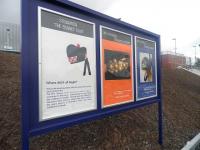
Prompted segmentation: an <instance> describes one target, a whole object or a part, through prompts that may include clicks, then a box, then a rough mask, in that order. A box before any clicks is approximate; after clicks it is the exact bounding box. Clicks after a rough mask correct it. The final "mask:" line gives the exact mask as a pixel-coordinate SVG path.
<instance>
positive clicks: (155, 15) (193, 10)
mask: <svg viewBox="0 0 200 150" xmlns="http://www.w3.org/2000/svg"><path fill="white" fill-rule="evenodd" d="M71 1H73V2H76V3H79V4H81V5H84V6H87V7H89V8H92V9H95V10H97V11H100V12H102V13H105V14H107V15H110V16H112V17H115V18H122V21H125V22H128V23H131V24H133V25H136V26H139V27H142V28H144V29H147V30H150V31H152V32H155V33H157V34H160V35H161V46H162V51H167V50H169V51H174V47H175V46H174V45H175V44H174V41H173V40H172V39H173V38H176V41H177V52H178V53H184V54H185V55H187V56H191V57H194V53H195V50H194V47H193V45H194V44H195V43H198V44H200V10H199V8H200V0H165V1H163V0H71ZM94 1H95V2H94ZM196 49H197V55H198V57H200V47H197V48H196Z"/></svg>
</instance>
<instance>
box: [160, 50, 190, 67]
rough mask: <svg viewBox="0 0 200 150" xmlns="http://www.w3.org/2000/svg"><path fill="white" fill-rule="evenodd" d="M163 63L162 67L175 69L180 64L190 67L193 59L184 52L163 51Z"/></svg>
mask: <svg viewBox="0 0 200 150" xmlns="http://www.w3.org/2000/svg"><path fill="white" fill-rule="evenodd" d="M161 63H162V67H164V68H169V69H175V68H176V67H178V66H182V67H190V66H191V65H192V61H191V58H190V57H186V56H184V55H183V54H179V53H176V54H175V53H173V52H170V51H165V52H162V54H161Z"/></svg>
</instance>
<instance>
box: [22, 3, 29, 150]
mask: <svg viewBox="0 0 200 150" xmlns="http://www.w3.org/2000/svg"><path fill="white" fill-rule="evenodd" d="M28 4H29V1H27V0H22V1H21V35H22V40H21V41H22V42H21V70H22V73H21V81H22V85H21V87H22V88H21V89H22V92H21V105H22V109H21V124H22V128H21V149H22V150H28V149H29V94H30V92H29V90H30V85H29V81H30V79H29V61H30V60H29V54H28V51H29V44H28V43H29V36H28V33H29V21H28V20H29V16H28V14H29V13H28V12H29V7H28V6H29V5H28Z"/></svg>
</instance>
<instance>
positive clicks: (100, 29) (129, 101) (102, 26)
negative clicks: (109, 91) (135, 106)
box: [99, 25, 135, 109]
mask: <svg viewBox="0 0 200 150" xmlns="http://www.w3.org/2000/svg"><path fill="white" fill-rule="evenodd" d="M103 28H105V29H108V30H111V31H115V32H119V33H122V34H125V35H128V36H130V38H131V56H130V57H132V61H131V63H132V67H131V68H132V72H131V73H132V94H133V96H132V97H133V99H131V100H127V101H124V102H120V103H116V104H110V105H106V106H104V105H103V98H104V94H103V91H104V90H103V85H104V84H103V73H102V67H103V64H102V60H103V58H102V38H103V36H102V29H103ZM99 32H100V65H101V66H100V67H101V73H100V76H101V108H102V109H104V108H109V107H113V106H118V105H122V104H126V103H131V102H135V92H134V91H135V89H134V83H135V82H134V72H135V71H134V63H133V62H134V61H133V58H134V57H133V35H132V34H129V33H126V32H123V31H119V30H116V29H112V28H109V27H106V26H104V25H100V26H99Z"/></svg>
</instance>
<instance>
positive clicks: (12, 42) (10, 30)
mask: <svg viewBox="0 0 200 150" xmlns="http://www.w3.org/2000/svg"><path fill="white" fill-rule="evenodd" d="M20 39H21V37H20V26H19V25H18V24H14V23H5V22H0V50H2V51H13V52H20V49H21V46H20V43H21V40H20Z"/></svg>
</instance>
